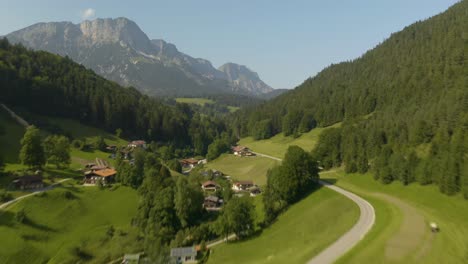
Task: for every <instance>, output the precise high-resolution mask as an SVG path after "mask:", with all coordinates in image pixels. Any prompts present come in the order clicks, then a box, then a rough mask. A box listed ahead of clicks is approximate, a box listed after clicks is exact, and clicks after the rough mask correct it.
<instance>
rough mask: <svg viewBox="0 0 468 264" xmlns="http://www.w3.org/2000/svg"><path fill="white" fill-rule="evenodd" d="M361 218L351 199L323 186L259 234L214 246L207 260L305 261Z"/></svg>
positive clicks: (229, 261)
mask: <svg viewBox="0 0 468 264" xmlns="http://www.w3.org/2000/svg"><path fill="white" fill-rule="evenodd" d="M358 217H359V209H358V207H357V205H355V204H354V203H353V202H352V201H351V200H349V199H347V198H345V197H344V196H342V195H340V194H338V193H336V192H333V191H331V190H329V189H326V188H320V189H318V190H317V191H316V192H314V193H312V194H311V195H309V196H308V197H306V198H305V199H304V200H302V201H300V202H298V203H297V204H295V205H293V206H292V207H291V208H290V209H288V211H286V212H285V213H284V214H282V215H281V216H280V217H279V218H278V220H277V222H275V223H274V224H273V225H272V226H271V227H269V228H267V229H265V230H264V231H263V232H262V233H261V235H260V236H257V237H254V238H252V239H250V240H247V241H243V242H233V243H229V244H223V245H220V246H219V247H216V248H214V249H213V251H212V254H211V256H210V259H209V261H208V263H301V264H302V263H306V262H307V260H308V259H310V258H311V257H312V256H314V255H316V254H317V253H318V252H320V251H321V250H322V249H324V248H325V247H327V246H328V245H329V244H331V243H332V242H333V241H335V240H336V239H337V238H338V237H340V236H341V235H342V234H343V233H344V232H346V231H347V230H348V229H349V228H351V226H353V224H354V223H355V222H356V221H357V219H358Z"/></svg>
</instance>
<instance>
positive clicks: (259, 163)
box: [206, 154, 279, 185]
mask: <svg viewBox="0 0 468 264" xmlns="http://www.w3.org/2000/svg"><path fill="white" fill-rule="evenodd" d="M275 165H279V162H278V161H275V160H272V159H269V158H264V157H259V156H257V157H238V156H234V155H232V154H223V155H221V156H220V157H219V158H217V159H216V160H213V161H210V162H208V164H207V165H206V167H207V168H210V169H215V170H219V171H221V172H223V173H224V174H226V175H229V176H231V177H232V179H235V180H252V181H254V182H255V184H258V185H265V184H266V174H267V171H268V169H270V168H272V167H274V166H275Z"/></svg>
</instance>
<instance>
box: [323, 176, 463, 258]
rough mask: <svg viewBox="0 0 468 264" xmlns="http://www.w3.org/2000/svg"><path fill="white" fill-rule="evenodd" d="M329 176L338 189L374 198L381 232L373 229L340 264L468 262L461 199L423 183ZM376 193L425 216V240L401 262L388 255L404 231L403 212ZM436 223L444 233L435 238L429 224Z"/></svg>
mask: <svg viewBox="0 0 468 264" xmlns="http://www.w3.org/2000/svg"><path fill="white" fill-rule="evenodd" d="M327 177H333V178H335V179H337V180H338V181H337V182H336V184H337V185H338V186H341V187H343V188H346V189H349V190H351V191H353V192H356V193H357V194H361V195H363V196H365V197H369V199H372V200H370V201H371V202H372V204H373V205H374V207H375V208H376V210H377V227H376V228H375V229H380V230H373V231H372V233H371V235H370V236H369V238H366V239H365V240H364V242H362V243H360V244H359V245H358V246H357V247H356V248H355V250H352V251H351V252H350V253H349V254H347V255H346V256H344V257H343V258H342V259H341V261H339V263H363V261H369V260H371V261H378V262H381V263H467V262H468V202H467V201H466V200H464V199H463V198H462V197H461V196H455V197H449V196H446V195H443V194H441V193H440V192H439V191H438V189H437V187H436V186H420V185H419V184H411V185H409V186H403V185H402V184H401V183H399V182H395V183H392V184H390V185H382V184H380V183H379V182H376V181H374V180H373V179H372V177H371V175H370V174H366V175H357V174H352V175H346V176H345V175H344V174H343V173H337V174H335V175H333V174H327ZM372 192H379V193H384V194H388V195H392V196H394V197H398V198H399V199H400V200H402V201H403V202H406V203H407V204H409V205H410V206H412V207H413V208H415V209H416V210H417V211H418V212H420V213H421V215H422V216H423V217H424V221H425V230H426V233H425V236H424V239H423V240H422V241H420V242H421V243H419V244H418V245H416V247H415V248H414V250H413V251H412V252H410V253H408V254H407V255H405V256H403V257H401V258H399V259H393V258H392V259H390V258H388V257H384V256H385V255H386V254H385V250H386V248H387V247H388V243H389V239H391V237H392V236H393V235H394V234H395V233H396V232H398V230H399V228H400V224H401V221H402V219H401V211H399V210H398V209H396V208H395V206H394V205H393V204H391V203H388V202H387V201H385V200H384V199H381V198H380V197H378V196H377V197H376V196H373V195H371V194H370V193H372ZM379 211H380V212H383V214H380V213H379ZM390 220H391V221H390ZM432 221H434V222H436V223H437V224H438V225H439V226H440V230H441V232H440V233H437V234H435V235H434V234H432V233H431V232H430V231H429V227H428V223H429V222H432ZM379 222H380V224H379ZM377 231H379V232H377Z"/></svg>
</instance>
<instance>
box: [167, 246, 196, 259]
mask: <svg viewBox="0 0 468 264" xmlns="http://www.w3.org/2000/svg"><path fill="white" fill-rule="evenodd" d="M196 255H197V251H196V250H195V247H183V248H171V257H186V256H193V257H195V256H196Z"/></svg>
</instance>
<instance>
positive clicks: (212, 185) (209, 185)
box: [202, 181, 221, 192]
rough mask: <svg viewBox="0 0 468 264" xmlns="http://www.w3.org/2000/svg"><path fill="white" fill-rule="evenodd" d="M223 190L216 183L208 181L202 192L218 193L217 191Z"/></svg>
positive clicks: (204, 184)
mask: <svg viewBox="0 0 468 264" xmlns="http://www.w3.org/2000/svg"><path fill="white" fill-rule="evenodd" d="M219 189H221V186H219V184H217V183H216V182H214V181H206V182H204V183H203V184H202V190H203V191H204V192H206V191H211V192H216V191H217V190H219Z"/></svg>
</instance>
